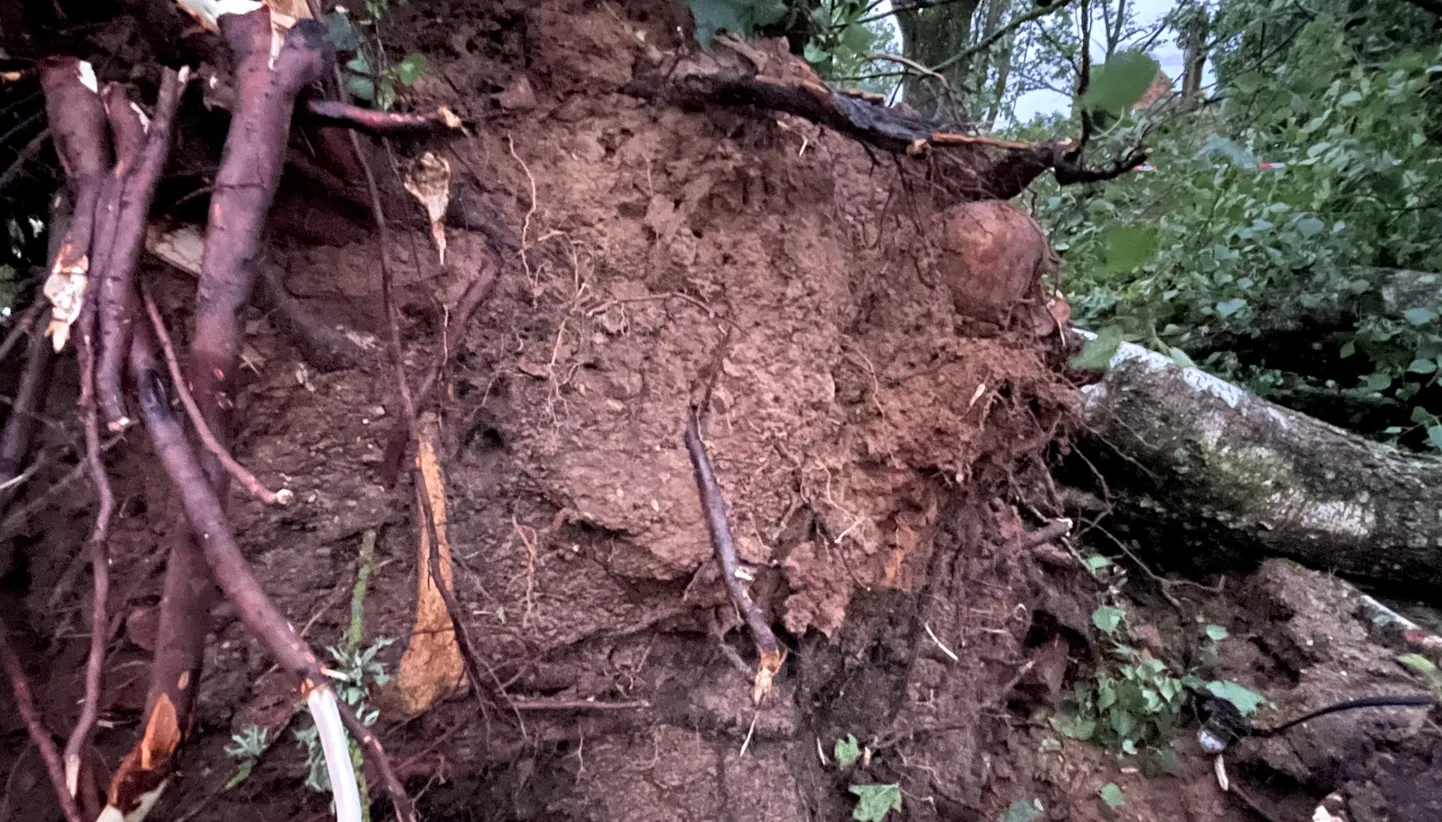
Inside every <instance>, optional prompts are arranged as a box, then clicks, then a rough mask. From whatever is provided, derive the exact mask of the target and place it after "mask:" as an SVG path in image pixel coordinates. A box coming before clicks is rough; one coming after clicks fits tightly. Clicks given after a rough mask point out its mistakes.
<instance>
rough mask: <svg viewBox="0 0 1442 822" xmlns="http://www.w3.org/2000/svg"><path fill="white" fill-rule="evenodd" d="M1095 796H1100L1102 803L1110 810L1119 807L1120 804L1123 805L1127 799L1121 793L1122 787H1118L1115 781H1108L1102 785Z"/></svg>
mask: <svg viewBox="0 0 1442 822" xmlns="http://www.w3.org/2000/svg"><path fill="white" fill-rule="evenodd" d="M1097 796H1100V797H1101V799H1102V803H1103V804H1105V805H1106V806H1107V808H1109V809H1111V810H1116V809H1117V808H1120V807H1121V806H1122V805H1125V804H1126V801H1127V798H1126V797H1125V796H1123V795H1122V789H1121V788H1118V787H1117V786H1116V783H1115V782H1108V783H1107V784H1105V785H1103V786H1102V789H1101V790H1099V791H1097Z"/></svg>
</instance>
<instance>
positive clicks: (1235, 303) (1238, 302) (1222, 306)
mask: <svg viewBox="0 0 1442 822" xmlns="http://www.w3.org/2000/svg"><path fill="white" fill-rule="evenodd" d="M1246 307H1247V301H1246V300H1244V299H1242V298H1241V297H1233V298H1232V299H1230V300H1222V301H1221V302H1219V303H1217V305H1216V310H1217V316H1219V317H1222V318H1223V319H1225V318H1227V317H1230V316H1232V315H1233V314H1235V313H1237V312H1238V311H1241V310H1242V309H1243V308H1246Z"/></svg>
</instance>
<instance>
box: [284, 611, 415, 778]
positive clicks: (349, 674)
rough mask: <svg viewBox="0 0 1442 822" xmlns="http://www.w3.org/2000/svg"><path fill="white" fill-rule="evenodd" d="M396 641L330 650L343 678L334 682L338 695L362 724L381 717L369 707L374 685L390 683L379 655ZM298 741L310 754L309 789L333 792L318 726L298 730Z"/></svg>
mask: <svg viewBox="0 0 1442 822" xmlns="http://www.w3.org/2000/svg"><path fill="white" fill-rule="evenodd" d="M394 641H395V640H393V639H391V638H389V637H381V638H379V639H377V640H376V641H375V642H373V643H371V644H370V645H369V646H367V647H365V648H361V649H357V648H351V647H346V648H327V649H326V650H327V651H328V652H329V653H330V655H331V659H332V660H333V661H334V665H332V666H331V667H332V668H333V669H334V670H335V671H336V672H337V673H338V674H340V675H341V678H340V679H339V681H335V682H333V683H332V684H333V687H334V688H335V692H336V696H337V697H339V698H340V699H341V700H342V701H343V702H345V703H346V704H347V705H350V706H351V707H352V708H354V709H355V712H356V715H357V716H358V717H360V720H361V722H363V723H364V724H365V725H367V726H370V725H374V724H375V721H376V720H377V719H378V718H380V711H378V710H375V709H373V708H369V707H368V706H367V705H366V700H367V699H368V698H369V696H370V689H371V686H373V685H385V684H386V683H387V682H389V681H390V675H389V674H387V673H386V670H385V666H384V665H382V664H381V663H380V662H377V661H376V655H377V654H378V653H380V651H381V649H383V648H385V647H386V646H387V645H390V644H391V643H392V642H394ZM295 738H296V741H297V742H299V743H300V744H301V747H302V748H304V750H305V754H306V769H307V775H306V780H305V784H306V787H308V788H310V789H311V790H314V791H318V792H320V793H329V792H330V775H329V774H328V773H326V769H325V754H324V753H323V752H322V750H321V745H320V734H319V732H318V731H317V730H316V727H315V725H313V724H312V725H307V726H306V727H304V728H301V729H299V730H297V731H296V732H295Z"/></svg>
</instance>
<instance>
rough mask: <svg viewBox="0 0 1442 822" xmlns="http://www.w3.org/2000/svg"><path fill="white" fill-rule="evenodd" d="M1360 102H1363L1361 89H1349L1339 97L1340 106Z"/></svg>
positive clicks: (1338, 103)
mask: <svg viewBox="0 0 1442 822" xmlns="http://www.w3.org/2000/svg"><path fill="white" fill-rule="evenodd" d="M1360 102H1362V92H1360V91H1349V92H1347V93H1346V94H1343V95H1342V96H1341V97H1339V98H1337V105H1339V106H1353V105H1356V104H1357V103H1360Z"/></svg>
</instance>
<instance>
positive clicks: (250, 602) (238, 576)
mask: <svg viewBox="0 0 1442 822" xmlns="http://www.w3.org/2000/svg"><path fill="white" fill-rule="evenodd" d="M224 19H225V18H222V20H224ZM132 352H133V353H132V356H131V370H132V374H133V375H134V378H135V382H136V390H137V393H138V395H139V400H140V408H141V412H142V414H143V416H144V419H145V427H146V430H147V431H148V432H149V434H150V439H151V443H152V444H153V445H154V448H155V452H156V454H157V456H159V458H160V461H161V463H162V464H163V465H164V466H165V470H166V473H167V474H169V475H170V478H171V483H172V485H173V487H174V488H175V490H176V492H177V494H178V495H179V497H180V500H181V505H182V507H183V508H184V509H185V515H186V518H187V520H189V522H190V526H191V529H192V530H193V531H194V532H195V533H197V534H200V535H201V539H200V540H199V542H200V546H201V550H202V553H203V554H204V556H205V560H206V563H207V564H208V565H209V566H210V570H211V573H212V575H213V577H214V578H215V580H216V581H217V582H218V583H219V584H220V587H221V590H223V591H224V592H225V595H226V598H227V599H229V600H230V601H231V603H233V604H234V605H235V608H236V611H237V612H238V613H239V615H240V618H241V620H242V621H243V622H245V624H246V627H248V628H250V629H251V631H252V632H253V633H255V635H256V636H257V637H258V638H259V639H260V640H261V642H262V643H263V644H264V645H265V646H266V649H267V650H268V651H270V653H271V655H272V656H274V657H275V659H276V661H277V662H279V663H280V664H281V665H282V666H283V667H285V668H286V669H288V670H290V671H291V672H293V673H295V674H296V675H298V676H300V677H301V678H302V680H303V683H302V691H303V692H304V693H307V694H308V693H310V692H311V691H313V690H318V689H329V688H330V685H329V679H328V678H327V677H326V675H325V673H324V672H323V671H322V670H321V666H320V660H319V659H318V658H317V657H316V655H315V654H314V653H312V652H311V650H310V648H309V647H307V646H306V644H305V642H304V640H302V639H301V638H300V636H299V634H297V633H296V632H295V629H294V628H292V627H291V625H290V623H289V622H287V621H286V618H285V615H284V614H282V613H281V612H280V610H279V609H278V608H276V606H275V605H274V603H272V602H271V601H270V598H269V597H267V596H266V594H265V591H264V589H263V588H262V587H261V585H260V582H259V580H257V579H256V578H255V575H254V574H253V573H252V572H251V570H250V565H249V563H247V562H246V560H245V557H244V555H243V554H242V553H241V550H240V546H239V544H237V543H236V541H235V535H234V534H233V533H232V531H231V528H230V523H229V520H228V519H227V517H226V514H225V508H224V506H222V505H221V502H220V498H219V497H218V496H217V495H216V492H215V489H214V487H213V486H212V485H211V483H210V482H209V481H208V478H207V476H206V474H205V471H204V470H203V469H202V468H201V465H200V460H199V459H198V458H197V456H196V453H195V449H194V448H193V447H192V446H191V445H190V442H189V440H188V439H187V438H186V436H185V430H184V428H183V427H182V426H181V424H180V421H179V420H178V419H177V418H176V417H175V415H174V414H173V413H172V412H171V409H170V398H169V392H168V391H167V390H166V387H165V383H164V381H163V379H162V378H161V375H160V371H159V368H158V365H157V363H156V360H155V355H154V352H153V350H152V346H151V343H150V340H149V338H148V336H142V335H137V336H136V338H135V344H134V345H133V346H132ZM347 714H348V712H347V711H346V710H345V709H344V708H342V717H343V718H345V717H346V716H347ZM352 719H354V717H353V716H351V717H350V718H348V719H346V725H347V727H348V729H349V730H350V731H351V733H352V734H355V735H356V738H357V741H359V742H360V743H361V745H362V747H363V748H364V749H365V751H366V754H367V756H368V757H369V758H370V759H371V762H372V764H373V765H375V767H376V769H377V771H379V772H380V773H381V774H382V781H383V783H385V785H386V789H387V791H388V792H389V793H390V794H391V801H392V803H393V804H394V805H395V809H396V814H397V816H398V817H400V818H401V819H403V820H408V819H412V818H414V811H413V809H412V808H411V805H410V800H409V799H408V798H407V797H406V794H405V790H404V787H403V786H401V785H400V783H399V782H398V781H396V780H395V779H394V778H392V779H386V778H385V774H386V773H388V772H390V770H391V769H390V763H389V762H388V761H387V760H386V757H385V753H384V750H383V749H382V748H381V745H380V742H379V741H378V740H377V739H376V738H375V735H374V734H372V733H370V731H369V729H366V728H365V727H364V725H361V724H360V723H359V721H358V720H357V721H355V722H354V724H352V721H351V720H352ZM357 727H358V728H359V729H360V731H362V732H363V733H362V732H358V731H357Z"/></svg>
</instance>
